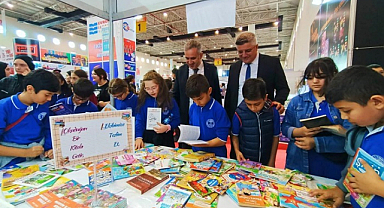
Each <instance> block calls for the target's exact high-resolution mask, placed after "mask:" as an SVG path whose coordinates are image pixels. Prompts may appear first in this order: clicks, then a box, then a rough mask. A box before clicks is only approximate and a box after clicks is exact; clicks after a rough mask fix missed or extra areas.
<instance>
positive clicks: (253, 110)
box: [0, 32, 384, 207]
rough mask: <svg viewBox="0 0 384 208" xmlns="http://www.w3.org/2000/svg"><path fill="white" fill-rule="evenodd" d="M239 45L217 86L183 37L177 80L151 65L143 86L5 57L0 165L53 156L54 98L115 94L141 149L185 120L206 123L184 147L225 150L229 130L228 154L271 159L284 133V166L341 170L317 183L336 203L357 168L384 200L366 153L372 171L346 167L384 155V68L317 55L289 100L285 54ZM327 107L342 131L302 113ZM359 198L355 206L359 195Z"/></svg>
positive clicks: (81, 104)
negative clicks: (342, 64)
mask: <svg viewBox="0 0 384 208" xmlns="http://www.w3.org/2000/svg"><path fill="white" fill-rule="evenodd" d="M236 48H237V52H238V54H239V58H240V60H239V61H238V62H236V63H234V64H232V65H231V67H230V71H229V79H228V84H227V86H226V87H225V86H221V87H220V85H219V79H218V73H217V68H216V67H215V66H214V65H212V64H209V63H207V62H205V61H203V60H202V57H203V52H202V47H201V44H200V43H199V42H198V41H196V40H190V41H188V42H187V43H186V45H185V49H184V52H185V58H186V64H184V65H183V66H181V67H180V69H179V70H174V71H173V73H174V80H172V81H171V80H165V79H163V78H162V76H161V75H160V74H158V73H157V72H156V71H154V70H152V71H149V72H148V73H146V74H145V75H144V76H143V80H142V84H141V86H140V90H139V91H138V92H136V89H135V87H136V86H135V84H134V83H135V80H134V77H133V76H129V77H127V78H126V79H120V78H115V79H111V80H109V79H108V75H107V73H106V72H105V70H104V69H102V68H95V69H93V71H92V73H91V77H92V79H93V81H94V82H95V84H93V83H92V82H91V81H90V80H89V79H88V74H87V73H86V72H85V71H83V70H74V71H69V72H68V73H67V74H66V77H65V78H64V77H63V76H62V75H61V74H60V73H57V72H53V73H52V72H49V71H46V70H44V69H36V70H35V66H34V64H33V62H32V59H31V58H30V57H29V56H16V57H15V59H14V69H15V73H16V74H15V75H12V76H10V69H9V67H8V66H7V64H4V63H0V78H1V80H0V99H1V100H0V112H1V114H0V167H5V166H9V165H13V164H17V163H20V162H23V161H26V160H30V159H34V158H36V157H38V156H40V157H42V158H52V157H53V154H52V144H51V135H50V129H49V124H48V117H49V116H50V115H52V112H50V111H49V106H52V105H55V104H62V105H64V106H65V107H66V108H68V109H69V110H70V111H71V113H86V112H96V111H100V110H101V109H102V108H104V107H105V106H106V105H108V104H109V103H110V98H111V97H112V98H113V99H114V103H115V107H116V109H117V110H123V109H132V113H133V115H134V116H135V119H136V120H135V148H142V147H144V143H153V144H155V145H163V146H168V147H175V143H174V135H175V134H176V135H177V134H178V133H179V132H178V126H179V125H180V124H189V125H193V126H199V127H200V139H201V140H204V141H206V142H207V143H206V144H196V145H193V146H192V147H191V146H188V145H182V144H180V145H182V146H181V147H183V148H192V149H193V150H194V151H199V150H202V151H206V152H213V153H215V155H217V156H222V157H226V156H227V149H226V142H227V139H228V135H229V136H230V138H231V142H232V148H231V158H234V159H237V160H239V161H242V160H252V161H256V162H260V163H262V164H263V165H268V166H274V165H275V160H276V152H277V147H278V143H279V135H280V133H281V132H282V134H283V135H285V136H286V137H287V138H289V143H288V149H287V157H286V168H289V169H295V170H299V171H301V172H304V173H309V174H313V175H317V176H323V177H327V178H332V179H336V180H339V179H340V181H339V182H338V183H337V186H336V187H335V188H333V189H329V190H316V191H313V192H312V194H313V195H319V196H320V199H327V198H332V199H334V205H335V207H337V206H339V205H340V204H341V203H342V202H343V199H344V196H345V194H346V193H347V191H346V189H345V187H344V186H343V184H342V182H343V179H344V178H345V177H346V174H347V172H350V173H351V174H352V175H353V177H350V178H349V181H350V186H351V187H352V188H353V189H354V190H355V191H356V192H357V193H367V194H375V195H377V196H376V197H375V198H374V199H373V200H372V202H371V203H370V205H372V206H373V207H381V206H383V205H384V198H383V197H384V189H383V188H382V187H384V186H382V184H383V183H384V182H383V180H381V178H380V177H379V176H378V175H377V174H376V173H375V172H374V170H373V169H372V168H371V167H370V166H369V165H367V163H366V162H363V165H364V168H365V169H366V172H365V173H357V172H356V171H351V170H349V169H348V167H349V165H350V163H351V160H352V158H353V156H354V153H355V152H356V151H357V148H363V149H364V150H365V151H366V152H368V153H369V154H371V155H373V156H374V157H376V158H379V159H380V161H384V153H383V152H382V151H381V148H382V146H381V145H380V144H381V141H380V138H381V135H382V134H383V132H384V85H383V83H384V76H381V75H380V74H383V69H382V67H381V66H379V65H377V64H373V65H370V66H368V67H365V66H351V67H348V68H346V69H344V70H342V71H341V72H339V70H338V69H337V66H336V65H335V63H334V62H333V60H332V59H331V58H327V57H324V58H319V59H316V60H314V61H312V62H311V63H309V64H308V66H307V67H306V69H305V71H304V73H303V77H302V79H301V81H300V84H299V86H298V87H299V88H300V87H302V86H304V85H308V87H309V91H306V92H301V91H299V93H298V95H297V96H296V97H294V98H293V99H292V100H291V101H290V102H289V105H288V107H287V109H285V107H284V103H285V101H286V100H287V97H288V94H289V92H290V89H289V87H288V84H287V80H286V77H285V74H284V70H283V68H282V67H281V64H280V61H279V60H278V59H277V58H273V57H270V56H267V55H263V54H260V53H259V52H258V44H257V41H256V37H255V35H254V34H253V33H251V32H243V33H241V34H240V35H239V36H238V37H237V39H236ZM378 72H379V73H378ZM301 89H302V88H301ZM223 90H225V92H224V93H223ZM224 94H225V97H224ZM222 98H224V103H222ZM152 108H158V109H160V110H161V122H158V123H157V126H155V127H153V129H148V128H147V122H148V118H147V117H148V110H149V109H152ZM284 112H285V116H284V120H283V122H282V123H280V114H282V113H284ZM322 115H325V116H326V117H327V118H328V119H329V120H330V121H331V122H332V123H333V128H334V129H335V131H336V133H333V134H329V133H328V134H327V133H326V132H325V131H324V130H323V129H322V128H321V127H315V128H307V127H305V126H303V124H302V123H301V122H300V120H301V119H307V118H313V117H316V116H322ZM346 144H347V145H346ZM348 145H349V146H348ZM352 204H353V205H354V206H356V207H357V204H356V203H355V202H354V200H353V199H352Z"/></svg>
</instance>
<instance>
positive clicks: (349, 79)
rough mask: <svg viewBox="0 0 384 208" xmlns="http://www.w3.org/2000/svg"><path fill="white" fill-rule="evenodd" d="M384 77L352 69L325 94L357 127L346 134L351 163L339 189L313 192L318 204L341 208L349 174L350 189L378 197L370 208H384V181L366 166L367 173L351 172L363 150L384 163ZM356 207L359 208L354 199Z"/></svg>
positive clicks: (337, 77)
mask: <svg viewBox="0 0 384 208" xmlns="http://www.w3.org/2000/svg"><path fill="white" fill-rule="evenodd" d="M383 83H384V77H383V76H377V72H375V71H373V70H371V69H369V68H367V67H364V66H351V67H348V68H346V69H344V70H343V71H341V72H340V73H338V74H337V75H336V76H335V77H334V78H333V80H332V81H331V83H330V84H329V86H328V88H327V91H326V93H325V96H326V99H327V102H328V103H330V104H333V105H334V106H335V107H336V108H338V109H339V110H340V112H341V117H342V119H348V121H349V122H350V123H352V124H354V125H357V126H356V127H354V128H352V129H350V130H349V131H348V132H347V142H346V145H345V150H346V152H347V153H348V156H349V158H348V162H347V165H346V167H345V169H344V170H343V171H342V172H341V175H342V177H341V179H340V180H339V181H338V182H337V183H336V187H335V188H332V189H328V190H312V191H311V194H312V195H318V196H319V200H323V199H328V198H331V199H333V201H334V204H333V207H335V208H336V207H338V206H340V205H341V204H342V203H343V201H344V197H345V195H346V194H347V192H348V191H347V189H346V188H345V187H344V186H343V181H344V179H345V177H346V174H347V172H348V171H349V172H350V173H351V174H352V175H353V176H354V177H349V180H350V184H349V185H350V186H351V187H352V188H353V189H354V191H355V192H356V193H365V194H374V195H376V196H375V197H374V198H373V199H372V201H371V202H370V203H369V204H368V206H367V207H384V198H383V197H384V188H383V187H384V181H383V180H381V179H380V177H379V175H377V174H376V173H375V171H374V170H373V169H372V168H371V167H370V166H369V165H368V164H367V163H365V162H362V164H363V165H364V168H365V169H366V172H365V173H359V172H356V171H352V170H349V167H350V165H351V162H352V161H353V156H354V154H355V152H356V150H357V149H358V148H359V147H360V148H362V149H364V150H365V151H366V152H367V153H369V154H370V155H372V156H373V157H375V158H376V159H378V160H379V161H381V162H383V161H384V159H383V158H384V152H383V137H384V125H383V124H384V85H383ZM351 203H352V206H353V207H355V208H356V207H360V206H359V205H358V204H357V203H356V201H355V200H354V199H353V198H352V197H351Z"/></svg>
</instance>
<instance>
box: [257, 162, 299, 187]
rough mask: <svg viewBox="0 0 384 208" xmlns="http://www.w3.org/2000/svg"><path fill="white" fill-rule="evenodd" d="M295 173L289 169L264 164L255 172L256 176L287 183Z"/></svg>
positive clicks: (283, 183)
mask: <svg viewBox="0 0 384 208" xmlns="http://www.w3.org/2000/svg"><path fill="white" fill-rule="evenodd" d="M293 174H294V173H293V172H292V171H291V170H288V169H285V170H283V169H278V168H273V167H269V166H264V165H263V166H262V167H261V168H260V170H259V171H258V172H257V173H255V176H256V178H260V179H264V180H267V181H272V182H274V183H278V184H282V185H285V184H287V183H288V181H289V179H291V177H292V175H293Z"/></svg>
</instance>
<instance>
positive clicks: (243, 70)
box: [237, 53, 259, 106]
mask: <svg viewBox="0 0 384 208" xmlns="http://www.w3.org/2000/svg"><path fill="white" fill-rule="evenodd" d="M249 65H250V66H251V78H257V72H258V70H259V53H257V56H256V58H255V60H253V62H252V63H251V64H249ZM247 67H248V64H246V63H244V62H243V65H242V66H241V70H240V75H239V95H238V97H237V106H239V105H240V103H241V101H243V99H244V97H243V86H244V82H245V75H246V74H247Z"/></svg>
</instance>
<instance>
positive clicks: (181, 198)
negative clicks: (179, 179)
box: [157, 186, 191, 208]
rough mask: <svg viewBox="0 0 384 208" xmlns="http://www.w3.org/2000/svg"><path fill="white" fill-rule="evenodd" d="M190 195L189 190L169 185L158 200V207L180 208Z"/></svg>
mask: <svg viewBox="0 0 384 208" xmlns="http://www.w3.org/2000/svg"><path fill="white" fill-rule="evenodd" d="M190 196H191V192H189V191H185V190H183V189H180V188H177V187H175V186H171V187H169V189H168V190H167V192H165V193H164V194H163V195H162V196H161V197H160V199H161V201H159V204H158V206H157V207H158V208H182V207H184V205H185V203H186V202H187V201H188V199H189V197H190Z"/></svg>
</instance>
